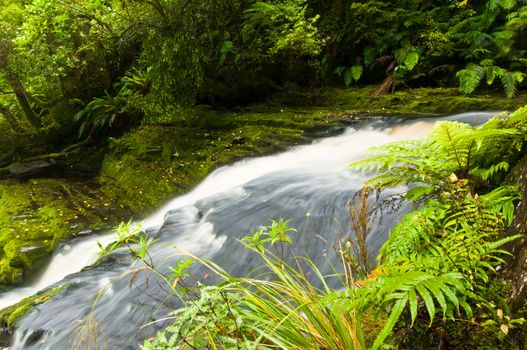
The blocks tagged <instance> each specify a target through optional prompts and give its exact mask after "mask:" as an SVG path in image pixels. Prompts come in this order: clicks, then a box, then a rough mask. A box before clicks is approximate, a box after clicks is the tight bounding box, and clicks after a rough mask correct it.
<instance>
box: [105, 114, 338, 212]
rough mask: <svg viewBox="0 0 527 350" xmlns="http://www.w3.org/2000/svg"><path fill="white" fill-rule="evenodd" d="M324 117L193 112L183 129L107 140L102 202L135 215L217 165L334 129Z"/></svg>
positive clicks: (153, 128)
mask: <svg viewBox="0 0 527 350" xmlns="http://www.w3.org/2000/svg"><path fill="white" fill-rule="evenodd" d="M339 119H341V117H339V116H336V115H334V116H332V117H328V115H327V113H326V112H325V111H317V110H312V111H307V112H305V111H292V110H277V111H272V110H271V111H267V112H265V113H258V112H255V111H254V110H249V111H243V110H242V111H237V112H219V111H210V110H209V111H204V110H198V111H194V112H193V114H192V115H190V116H189V117H188V118H187V120H190V122H187V123H186V124H183V125H181V124H179V125H170V126H159V125H144V126H142V127H140V128H138V129H136V130H133V131H131V132H129V133H127V134H125V135H124V136H122V137H120V138H119V139H114V140H111V142H110V149H111V151H110V153H109V154H108V155H107V156H106V158H105V160H104V163H103V167H102V171H101V175H100V182H101V184H102V191H103V193H104V195H105V196H108V197H109V198H112V199H113V200H115V201H117V202H119V203H120V204H121V205H123V206H125V207H127V208H130V209H131V210H133V211H134V212H135V213H137V214H139V215H144V214H145V213H148V212H149V211H151V210H152V209H154V208H155V207H157V206H159V205H160V204H161V203H162V202H164V201H166V200H168V199H169V198H170V197H173V196H174V195H176V194H180V193H183V192H185V191H188V190H189V189H190V188H191V187H192V186H195V185H196V184H197V183H198V182H199V181H200V180H202V179H203V178H204V177H205V176H206V175H207V174H208V173H210V172H211V171H212V170H214V169H215V168H217V167H218V166H220V165H223V164H227V163H230V162H233V161H235V160H238V159H241V158H244V157H251V156H257V155H262V154H266V153H270V152H273V151H277V150H280V149H283V148H284V147H285V146H286V145H291V144H294V143H297V142H300V140H301V138H302V136H303V134H304V131H305V130H309V129H320V128H326V127H328V125H331V124H336V123H337V122H338V120H339Z"/></svg>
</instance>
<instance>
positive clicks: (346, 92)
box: [312, 86, 527, 114]
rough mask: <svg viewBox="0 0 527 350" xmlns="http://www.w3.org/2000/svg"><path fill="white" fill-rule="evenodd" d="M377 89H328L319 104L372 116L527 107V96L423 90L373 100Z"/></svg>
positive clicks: (319, 94)
mask: <svg viewBox="0 0 527 350" xmlns="http://www.w3.org/2000/svg"><path fill="white" fill-rule="evenodd" d="M374 88H375V87H371V86H370V87H364V88H357V89H335V88H328V89H325V90H324V91H322V92H321V93H318V94H317V96H318V98H315V99H313V98H312V100H315V101H317V102H316V103H319V104H322V105H325V106H328V107H332V108H335V107H338V108H341V109H344V110H353V111H362V112H369V113H381V114H390V113H409V114H449V113H457V112H467V111H487V110H488V111H500V110H508V111H513V110H516V109H517V108H519V107H521V106H523V105H525V104H527V93H525V92H520V93H518V95H517V96H516V97H515V98H512V99H509V98H506V97H504V96H502V95H500V94H497V93H496V92H489V93H480V94H475V95H471V96H465V95H463V94H461V93H460V92H459V91H458V90H457V89H455V88H419V89H410V90H399V91H396V92H394V93H387V94H383V95H381V96H379V97H377V98H371V97H370V92H371V91H373V89H374Z"/></svg>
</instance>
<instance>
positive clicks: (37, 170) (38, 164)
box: [9, 159, 56, 177]
mask: <svg viewBox="0 0 527 350" xmlns="http://www.w3.org/2000/svg"><path fill="white" fill-rule="evenodd" d="M55 164H56V162H55V160H53V159H49V160H35V161H30V162H16V163H12V164H11V165H10V166H9V173H11V174H12V175H13V176H14V177H30V176H34V175H38V174H41V173H43V172H46V171H49V170H50V168H52V167H54V166H55Z"/></svg>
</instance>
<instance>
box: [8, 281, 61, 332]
mask: <svg viewBox="0 0 527 350" xmlns="http://www.w3.org/2000/svg"><path fill="white" fill-rule="evenodd" d="M66 288H67V286H59V287H56V288H53V289H49V290H45V291H43V292H39V293H37V294H35V295H33V296H30V297H28V298H25V299H23V300H21V301H19V302H18V303H16V304H15V305H12V306H10V307H7V308H5V309H2V310H0V327H1V329H2V330H3V332H6V331H8V332H9V331H10V330H12V329H13V328H14V327H15V326H16V324H17V322H18V321H19V320H20V318H22V317H23V316H24V315H26V314H27V313H28V312H30V311H31V310H32V308H33V307H35V306H37V305H39V304H42V303H44V302H46V301H48V300H49V299H51V298H52V297H54V296H56V295H58V294H59V293H62V292H63V291H64V290H65V289H66Z"/></svg>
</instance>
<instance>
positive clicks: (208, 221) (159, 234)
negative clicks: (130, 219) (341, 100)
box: [0, 113, 496, 350]
mask: <svg viewBox="0 0 527 350" xmlns="http://www.w3.org/2000/svg"><path fill="white" fill-rule="evenodd" d="M494 114H496V113H465V114H462V115H456V116H451V117H448V118H444V119H450V120H461V121H465V122H469V123H473V124H477V123H480V122H482V121H485V120H487V119H488V118H490V117H491V116H492V115H494ZM432 125H433V122H432V121H423V120H418V121H413V122H405V123H402V124H398V125H395V126H394V124H393V123H392V125H391V126H390V125H388V124H385V123H383V122H379V121H377V122H374V123H371V124H369V125H367V126H365V127H363V128H361V129H360V130H353V129H348V130H346V131H345V132H344V134H342V135H340V136H336V137H331V138H326V139H322V140H318V141H316V142H314V143H313V144H311V145H306V146H299V147H295V148H292V149H291V150H289V151H287V152H284V153H281V154H277V155H273V156H267V157H260V158H254V159H250V160H245V161H241V162H238V163H235V164H233V165H230V166H225V167H222V168H219V169H217V170H216V171H214V172H213V173H212V174H210V175H209V176H208V177H207V178H206V179H205V180H204V181H203V182H202V183H201V184H200V185H199V186H197V187H196V188H195V189H194V190H193V191H191V192H190V193H188V194H186V195H183V196H180V197H177V198H175V199H174V200H172V201H171V202H169V203H167V204H166V205H165V206H163V207H162V208H161V209H159V210H158V211H157V212H155V213H154V214H153V215H151V216H149V217H148V218H146V219H145V220H144V222H143V227H145V228H147V232H148V233H149V235H151V236H152V237H154V238H155V239H156V241H155V243H154V244H153V245H152V246H151V247H150V254H151V256H152V257H153V259H154V263H155V266H156V267H157V268H159V269H160V270H161V271H166V269H167V267H168V266H174V265H175V264H176V262H177V260H178V259H179V258H181V256H182V255H184V253H182V250H184V251H187V252H190V253H192V254H194V255H197V256H199V257H204V258H209V259H212V260H214V261H215V262H216V263H217V264H218V265H219V266H222V267H223V268H225V269H226V270H227V271H229V272H230V273H232V274H234V275H238V276H241V275H247V274H248V273H250V272H251V271H253V270H254V269H255V268H256V267H258V266H259V264H260V261H259V260H258V258H257V257H255V256H254V254H251V253H250V252H248V251H247V250H246V249H243V247H242V245H241V243H239V241H238V240H239V239H241V238H242V237H243V236H244V235H246V234H248V233H249V232H250V231H251V229H257V228H258V227H260V226H262V225H268V224H269V223H270V221H269V220H270V219H277V218H279V217H281V216H282V217H284V218H287V219H290V220H291V221H290V224H291V226H293V227H296V228H297V230H298V232H297V233H294V234H292V236H293V237H292V238H293V240H294V244H293V249H294V252H295V254H297V255H308V256H310V257H311V258H312V259H313V261H314V262H315V263H316V264H318V265H319V266H320V268H321V270H322V271H323V272H325V273H330V272H331V268H330V266H329V263H328V259H329V260H331V259H332V258H333V257H334V248H333V247H334V243H335V242H336V241H337V240H338V239H339V238H340V237H344V236H346V235H348V234H349V233H350V229H349V215H348V204H347V203H348V201H349V200H350V199H351V198H353V196H354V194H355V193H356V192H357V191H358V190H359V189H360V188H361V186H362V184H363V183H364V181H365V180H366V179H367V176H366V175H364V174H360V173H357V172H353V171H351V170H350V169H349V168H348V165H349V164H350V163H351V162H353V161H357V160H360V159H363V158H364V157H366V156H367V155H368V152H367V149H368V148H370V147H372V146H376V145H381V144H384V143H386V142H391V141H396V140H403V139H412V138H420V137H424V136H426V135H427V133H428V132H429V130H430V129H431V127H432ZM403 190H404V189H394V190H393V191H394V192H401V191H403ZM390 194H393V193H383V194H382V195H381V197H380V198H379V200H382V199H383V198H386V196H389V195H390ZM371 204H372V206H374V205H375V204H374V203H371ZM395 209H397V210H395ZM408 210H410V208H408V206H403V207H397V208H390V207H389V206H388V207H387V208H384V209H383V210H382V212H381V213H382V215H377V216H376V219H375V221H374V223H373V229H372V231H371V233H370V235H369V236H368V245H369V249H370V253H371V255H372V256H375V255H376V253H377V252H378V250H379V248H380V246H381V245H382V243H383V242H384V241H385V239H386V237H387V235H388V234H389V231H390V228H391V227H392V226H393V225H394V223H395V222H396V221H397V220H398V218H399V217H400V216H401V215H403V214H404V213H405V212H407V211H408ZM112 238H113V235H112V234H108V235H105V236H98V237H90V238H86V239H81V240H78V241H76V242H72V243H71V244H69V245H67V246H65V247H64V248H63V249H62V251H59V252H58V253H57V254H56V255H55V256H54V257H53V259H52V260H51V262H50V264H49V266H48V267H47V268H46V269H45V271H44V273H43V275H42V276H41V277H40V278H39V279H38V280H36V281H35V283H33V285H31V286H28V287H24V288H18V289H14V290H12V291H10V292H6V293H3V294H0V307H5V306H8V305H11V304H13V303H16V302H17V301H18V300H20V299H22V298H23V297H25V296H28V295H31V294H34V293H35V292H37V291H38V290H40V289H43V288H46V287H49V286H53V285H56V284H65V285H66V287H65V291H64V292H62V293H60V294H59V295H58V296H57V297H55V298H52V299H51V300H49V301H47V302H45V303H43V304H40V305H38V306H37V307H36V308H35V310H33V311H32V312H31V313H30V314H28V315H27V316H26V317H24V319H22V320H21V322H20V324H19V327H18V329H17V331H16V333H15V335H14V343H13V345H12V346H11V349H50V350H61V349H69V348H71V347H72V346H73V345H75V344H76V345H79V344H80V345H81V346H82V345H83V344H84V346H86V345H87V344H88V343H89V342H92V343H91V344H92V348H93V342H94V341H95V340H94V337H93V334H95V332H96V333H97V338H98V341H99V342H100V343H99V345H102V343H103V342H104V343H105V344H106V348H107V349H111V350H113V349H116V350H117V349H119V350H121V349H137V348H138V344H140V343H141V342H142V340H143V339H145V338H147V337H151V336H154V335H155V333H156V331H157V330H158V329H159V328H160V327H162V326H164V325H165V326H166V324H164V323H163V322H162V321H159V322H154V321H156V320H158V319H162V318H163V317H165V316H166V314H167V312H168V311H169V310H170V309H173V308H175V307H177V303H176V302H175V301H174V300H166V301H164V300H163V299H164V298H165V296H166V292H165V289H166V288H163V285H162V284H161V283H160V281H158V280H157V279H156V278H155V276H153V275H152V274H147V273H146V272H139V273H137V274H135V275H134V278H133V281H131V277H132V274H131V273H130V271H132V270H133V269H138V268H141V266H142V264H141V263H140V262H138V261H134V260H133V259H132V258H131V257H130V254H129V253H128V251H127V250H126V249H124V248H122V249H118V250H117V251H116V252H115V253H113V254H112V255H111V256H110V257H109V258H107V259H106V260H105V261H104V262H103V263H102V264H100V265H98V266H96V267H90V268H86V269H83V270H82V271H80V270H81V269H82V268H83V267H84V266H88V265H89V264H90V263H91V262H93V259H94V256H95V254H96V252H97V251H98V246H97V241H101V242H104V243H108V242H110V241H111V240H112ZM191 272H192V279H193V280H194V281H204V282H207V283H213V282H214V276H209V272H210V271H208V270H206V269H204V268H203V267H200V266H193V268H192V269H191ZM98 296H99V297H98ZM97 298H98V299H97ZM96 299H97V303H96V304H95V300H96ZM145 325H148V326H145ZM79 348H85V347H79ZM101 348H102V347H101Z"/></svg>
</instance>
